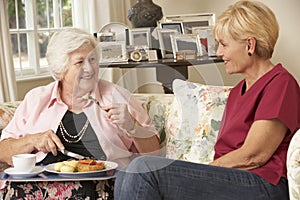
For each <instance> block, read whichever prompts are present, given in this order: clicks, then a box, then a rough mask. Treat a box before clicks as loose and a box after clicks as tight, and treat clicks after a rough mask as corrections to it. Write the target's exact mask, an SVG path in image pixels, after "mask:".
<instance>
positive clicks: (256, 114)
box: [115, 1, 300, 200]
mask: <svg viewBox="0 0 300 200" xmlns="http://www.w3.org/2000/svg"><path fill="white" fill-rule="evenodd" d="M278 34H279V27H278V23H277V20H276V18H275V15H274V13H273V12H272V11H271V10H270V9H269V8H268V7H267V6H265V5H264V4H262V3H261V2H255V1H237V2H236V3H235V4H234V5H232V6H230V7H229V8H228V9H227V10H226V11H225V12H223V13H222V14H221V15H220V16H219V17H218V20H217V23H216V26H215V28H214V35H215V38H216V39H217V41H218V43H219V45H218V50H217V55H218V56H219V57H222V59H223V60H224V64H225V68H226V72H227V73H228V74H235V73H240V74H242V75H243V76H244V80H242V81H241V82H240V83H238V84H237V85H236V86H235V87H234V88H233V89H232V91H231V93H230V95H229V98H228V101H227V104H226V109H225V111H224V115H223V119H222V123H221V127H220V131H219V135H218V138H217V142H216V144H215V156H214V161H213V162H211V163H210V164H209V165H203V164H196V163H189V162H184V161H173V160H169V159H163V158H159V157H154V156H153V157H151V156H145V157H140V158H137V159H136V160H134V161H133V162H132V163H131V164H130V165H129V166H128V168H127V170H126V171H125V172H120V173H119V174H118V177H117V182H116V189H115V197H116V199H118V200H120V199H121V200H122V199H124V200H125V199H133V200H134V199H136V200H138V199H143V200H147V199H149V200H152V199H156V200H158V199H164V200H176V199H178V200H179V199H185V200H192V199H209V200H224V199H243V200H253V199H255V200H266V199H272V200H288V199H289V194H288V182H287V178H286V173H287V171H286V154H287V149H288V146H289V143H290V141H291V138H292V137H293V135H294V134H295V132H296V130H297V129H299V128H300V103H299V102H300V89H299V85H298V83H297V81H296V80H295V79H294V78H293V76H292V75H291V74H290V73H289V72H288V71H287V70H286V69H285V68H284V67H283V66H282V65H281V64H273V63H272V62H271V60H270V59H271V57H272V54H273V51H274V47H275V44H276V41H277V38H278Z"/></svg>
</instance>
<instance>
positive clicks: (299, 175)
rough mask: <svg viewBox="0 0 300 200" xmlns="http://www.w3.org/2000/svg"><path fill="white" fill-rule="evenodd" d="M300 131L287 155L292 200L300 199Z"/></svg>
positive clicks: (294, 137) (293, 139)
mask: <svg viewBox="0 0 300 200" xmlns="http://www.w3.org/2000/svg"><path fill="white" fill-rule="evenodd" d="M299 144H300V130H298V131H297V132H296V134H295V135H294V136H293V138H292V141H291V143H290V146H289V149H288V155H287V170H288V173H287V175H288V180H289V193H290V200H299V199H300V146H299Z"/></svg>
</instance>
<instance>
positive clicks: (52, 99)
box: [48, 81, 62, 108]
mask: <svg viewBox="0 0 300 200" xmlns="http://www.w3.org/2000/svg"><path fill="white" fill-rule="evenodd" d="M59 84H60V83H59V81H55V83H54V87H53V89H52V93H51V96H50V100H49V103H48V108H49V107H51V106H53V104H54V103H55V102H62V101H61V98H60V93H59Z"/></svg>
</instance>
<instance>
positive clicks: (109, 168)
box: [44, 160, 118, 177]
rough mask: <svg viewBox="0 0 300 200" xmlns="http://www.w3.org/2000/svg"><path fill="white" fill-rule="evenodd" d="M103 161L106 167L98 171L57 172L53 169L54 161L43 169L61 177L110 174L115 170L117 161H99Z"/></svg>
mask: <svg viewBox="0 0 300 200" xmlns="http://www.w3.org/2000/svg"><path fill="white" fill-rule="evenodd" d="M98 161H100V162H104V164H105V166H106V168H105V169H103V170H99V171H92V172H57V171H55V170H54V166H55V163H52V164H49V165H47V166H45V167H44V169H45V171H47V172H51V173H56V174H58V175H60V176H63V177H89V176H93V177H94V176H112V175H113V174H114V172H115V169H117V167H118V163H115V162H110V161H101V160H98Z"/></svg>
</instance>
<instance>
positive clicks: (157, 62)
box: [99, 57, 223, 68]
mask: <svg viewBox="0 0 300 200" xmlns="http://www.w3.org/2000/svg"><path fill="white" fill-rule="evenodd" d="M218 62H223V60H222V58H219V57H199V58H196V59H191V60H180V61H176V60H174V59H171V58H170V59H158V60H155V61H140V62H134V61H128V62H111V63H100V64H99V66H100V67H118V68H137V67H138V68H139V67H140V68H143V67H159V66H160V65H167V66H171V67H172V66H173V67H176V66H191V65H202V64H208V63H218Z"/></svg>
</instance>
